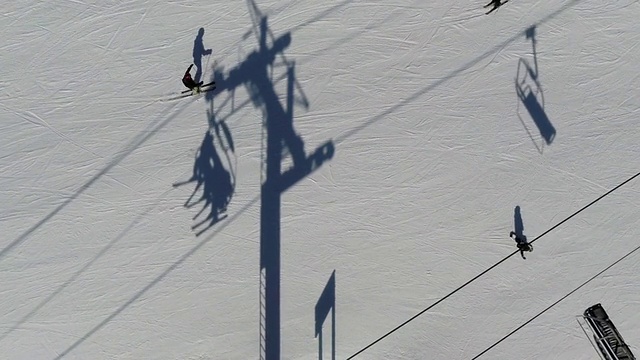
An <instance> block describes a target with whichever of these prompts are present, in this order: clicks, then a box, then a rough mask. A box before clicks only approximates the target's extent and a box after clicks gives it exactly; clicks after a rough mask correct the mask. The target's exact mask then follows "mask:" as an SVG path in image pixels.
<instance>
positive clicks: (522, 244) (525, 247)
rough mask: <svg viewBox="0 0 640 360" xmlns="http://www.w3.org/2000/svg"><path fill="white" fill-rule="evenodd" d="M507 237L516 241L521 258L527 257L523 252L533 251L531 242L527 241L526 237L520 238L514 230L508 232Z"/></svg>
mask: <svg viewBox="0 0 640 360" xmlns="http://www.w3.org/2000/svg"><path fill="white" fill-rule="evenodd" d="M509 237H510V238H512V239H514V240H515V241H516V246H517V247H518V250H520V255H521V256H522V258H523V259H525V260H527V258H526V257H524V252H525V251H528V252H531V251H533V246H531V244H529V243H528V242H527V239H526V238H522V237H520V236H518V235H517V234H516V233H515V232H514V231H512V232H510V233H509Z"/></svg>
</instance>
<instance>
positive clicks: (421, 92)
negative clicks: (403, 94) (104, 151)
mask: <svg viewBox="0 0 640 360" xmlns="http://www.w3.org/2000/svg"><path fill="white" fill-rule="evenodd" d="M581 1H582V0H572V1H570V2H568V3H567V4H566V5H564V6H563V7H562V8H560V9H559V10H557V11H555V12H554V13H552V14H550V15H548V16H546V17H545V18H543V19H542V20H540V21H539V22H538V23H537V25H540V24H542V23H544V22H547V21H549V20H551V19H553V18H555V17H556V16H558V15H559V14H561V13H562V12H564V11H566V10H567V9H569V8H571V7H572V6H574V5H575V4H577V3H579V2H581ZM520 36H521V34H520V33H518V34H517V35H514V36H513V37H512V38H510V39H508V40H506V41H505V42H503V43H502V44H500V45H497V46H495V47H494V48H492V49H491V50H489V51H487V52H485V53H483V54H482V55H480V56H479V57H477V58H476V59H474V60H472V61H470V62H468V63H467V64H465V65H463V66H462V67H461V68H459V69H457V70H455V71H453V72H451V73H450V74H449V75H448V76H447V77H445V78H443V79H442V80H439V81H437V82H435V83H434V84H432V85H429V86H427V87H425V88H424V89H422V90H419V91H417V92H415V93H414V94H412V95H411V96H409V97H408V98H407V99H405V100H403V101H401V102H400V103H398V104H396V105H394V106H392V107H390V108H389V109H387V110H385V111H383V112H382V113H380V114H378V115H376V116H375V117H373V118H371V119H370V120H368V121H366V122H365V123H363V124H361V125H360V126H358V127H356V128H354V129H352V130H351V131H348V132H347V133H345V134H343V135H342V136H340V137H338V138H337V139H336V140H334V143H339V142H342V141H345V140H346V139H348V138H349V137H351V136H353V135H355V134H357V133H359V132H360V131H362V130H364V129H365V128H367V127H368V126H370V125H372V124H375V123H376V122H378V121H380V120H381V119H382V118H383V117H385V116H387V115H389V114H391V113H393V112H394V111H396V110H398V109H400V108H402V107H403V106H405V105H407V104H408V103H410V102H411V101H415V100H416V99H417V98H419V97H420V96H422V95H424V94H426V93H428V92H429V91H431V90H433V89H435V88H437V87H438V86H440V85H442V84H444V83H446V82H447V81H448V80H449V79H451V78H452V77H454V76H456V75H457V74H459V73H460V72H462V71H465V70H467V69H469V68H470V67H471V66H473V65H474V64H476V63H477V62H479V61H481V60H482V59H484V58H486V57H488V56H489V55H491V54H492V53H495V52H497V51H499V50H500V49H501V48H503V47H504V46H506V45H508V44H509V43H511V42H513V41H515V40H516V39H518V38H519V37H520ZM247 60H248V59H247ZM218 75H219V74H218ZM238 85H239V84H236V86H238ZM180 111H182V110H180ZM176 115H177V114H176ZM173 117H175V116H173ZM173 117H172V118H173ZM172 118H171V119H172ZM168 120H170V119H167V121H168ZM223 120H224V119H223ZM156 131H157V129H156ZM145 140H146V139H145ZM143 142H144V141H143ZM138 146H139V145H138ZM131 151H133V150H131ZM129 153H130V152H129ZM129 153H126V155H128V154H129ZM122 158H124V157H122ZM122 158H118V159H117V161H121V160H122ZM113 166H114V165H113ZM113 166H111V167H113ZM109 169H110V168H109ZM105 172H106V170H103V171H102V172H101V173H102V175H104V173H105ZM92 180H93V179H92ZM93 181H95V180H93ZM89 185H90V184H89ZM87 187H88V186H87ZM260 199H261V196H260V197H256V198H254V199H253V200H251V201H250V202H248V203H247V204H246V205H245V206H244V207H243V208H241V209H239V210H238V212H237V213H235V214H233V215H232V216H230V217H229V219H228V221H227V222H225V223H223V224H221V226H220V227H218V228H217V229H216V231H214V232H212V233H211V235H210V236H209V237H207V238H205V239H203V240H202V241H201V242H199V243H198V244H197V245H196V246H195V247H193V248H192V249H191V250H189V251H188V252H187V253H186V254H184V255H183V256H182V257H180V258H179V259H178V260H177V261H176V262H175V263H173V264H172V265H171V266H170V267H168V268H167V269H166V270H164V271H163V272H162V273H161V274H160V275H158V276H157V277H156V278H155V279H154V280H153V281H151V282H150V283H149V284H148V285H147V286H145V287H144V288H143V289H141V290H140V291H138V292H137V293H136V294H135V295H134V296H133V297H132V298H131V299H129V300H128V301H127V302H126V303H124V304H123V305H122V306H120V307H119V308H118V309H116V311H114V312H113V313H112V314H111V315H109V316H108V317H107V318H105V319H104V320H103V321H101V322H100V323H99V324H97V325H96V326H95V327H93V328H92V329H91V330H90V331H88V332H87V333H86V334H85V335H84V336H83V337H82V338H80V339H79V340H77V341H76V342H74V343H73V344H72V345H71V346H69V347H68V348H67V349H66V350H64V351H63V352H62V353H60V354H59V355H58V356H57V357H56V358H55V359H62V358H63V357H64V356H66V355H67V354H69V353H70V352H71V351H73V349H75V348H77V347H78V346H79V345H80V344H82V343H83V342H84V341H85V340H87V339H88V338H89V337H91V336H92V335H93V334H95V333H96V332H97V331H99V330H100V329H101V328H103V327H104V326H105V325H106V324H108V323H109V322H110V321H111V320H113V319H114V318H115V317H116V316H118V315H119V314H120V313H122V312H123V311H124V310H126V309H127V308H128V307H129V306H130V305H131V304H133V303H134V302H135V301H137V300H138V299H139V298H140V297H141V296H142V295H144V294H145V293H146V292H147V291H149V290H150V289H151V288H153V287H154V286H155V285H156V284H158V283H159V282H160V281H162V280H163V279H164V278H165V277H166V276H167V275H169V274H170V273H171V272H172V271H173V270H174V269H176V268H177V267H178V266H180V265H181V264H182V263H184V262H185V261H186V260H187V259H188V258H189V257H191V256H192V255H193V254H194V253H195V252H197V251H198V250H199V249H200V248H202V247H203V246H204V245H205V244H207V243H208V242H209V241H210V240H211V239H212V238H213V237H214V236H215V235H216V234H218V233H219V232H221V231H222V230H224V229H225V228H226V227H227V225H228V224H230V223H231V222H233V221H234V220H235V219H237V218H238V217H239V216H240V215H242V214H243V213H244V212H245V211H247V210H248V209H249V208H251V207H252V206H253V205H255V204H256V203H258V201H259V200H260ZM57 211H59V210H57ZM57 211H56V213H57ZM261 211H262V209H261ZM53 215H55V214H52V215H50V216H48V218H51V217H53ZM48 218H47V220H48ZM43 222H44V221H43ZM278 229H279V228H278ZM34 230H35V229H33V230H30V232H33V231H34ZM25 235H29V233H26V234H25ZM25 235H23V236H25ZM5 251H6V249H5V250H3V252H2V253H0V257H1V256H2V255H3V254H4V252H5ZM278 311H279V309H278ZM354 356H355V355H354ZM352 357H353V356H352Z"/></svg>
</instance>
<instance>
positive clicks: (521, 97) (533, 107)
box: [514, 27, 556, 154]
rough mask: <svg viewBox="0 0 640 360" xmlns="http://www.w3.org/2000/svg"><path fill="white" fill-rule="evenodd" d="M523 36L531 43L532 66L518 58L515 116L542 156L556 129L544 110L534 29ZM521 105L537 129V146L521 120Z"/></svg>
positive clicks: (525, 123) (531, 28) (527, 127)
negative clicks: (538, 140) (539, 139)
mask: <svg viewBox="0 0 640 360" xmlns="http://www.w3.org/2000/svg"><path fill="white" fill-rule="evenodd" d="M525 35H526V37H527V38H528V39H531V41H532V45H533V58H534V66H533V67H532V66H531V65H530V64H529V62H528V61H527V60H526V59H524V58H520V59H519V60H518V67H517V72H516V78H515V81H514V82H515V90H516V96H517V97H518V102H517V104H516V114H517V115H518V119H520V122H521V123H522V125H523V127H524V128H525V130H526V131H527V134H528V135H529V138H530V139H531V141H532V142H533V144H534V146H535V147H536V149H537V150H538V152H539V153H540V154H542V153H543V147H544V145H551V143H552V142H553V140H554V139H555V136H556V129H555V127H554V126H553V124H552V123H551V121H550V120H549V117H548V115H547V113H546V112H545V110H544V107H545V104H544V103H545V100H544V91H543V90H542V86H541V85H540V82H539V70H538V60H537V55H536V47H535V44H536V40H535V27H530V28H529V29H527V31H526V32H525ZM521 105H522V106H523V107H524V109H526V113H527V114H528V116H529V117H530V118H531V119H532V120H533V122H534V124H535V125H536V127H537V128H538V132H539V134H540V136H541V137H542V140H543V143H541V144H538V142H537V141H536V138H535V136H534V135H533V134H532V132H531V130H530V129H529V126H527V122H525V120H524V119H523V118H522V116H523V114H522V111H521Z"/></svg>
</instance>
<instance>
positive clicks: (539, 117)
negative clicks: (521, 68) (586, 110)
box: [516, 79, 556, 145]
mask: <svg viewBox="0 0 640 360" xmlns="http://www.w3.org/2000/svg"><path fill="white" fill-rule="evenodd" d="M534 83H535V84H536V89H535V91H534V89H532V88H531V85H529V84H527V83H526V81H525V80H523V81H522V82H521V83H518V81H517V79H516V93H517V95H518V98H519V99H520V101H521V102H522V104H523V105H524V107H525V109H527V112H528V113H529V115H530V116H531V119H532V120H533V122H534V123H535V124H536V126H537V127H538V131H539V132H540V135H541V136H542V138H543V139H544V141H545V142H546V144H547V145H550V144H551V143H552V142H553V139H554V138H555V136H556V129H555V128H554V127H553V124H551V121H550V120H549V117H548V116H547V114H546V112H545V111H544V97H541V99H542V102H543V103H542V104H541V103H540V101H538V94H540V95H541V96H542V90H541V89H540V86H539V85H538V84H537V82H534Z"/></svg>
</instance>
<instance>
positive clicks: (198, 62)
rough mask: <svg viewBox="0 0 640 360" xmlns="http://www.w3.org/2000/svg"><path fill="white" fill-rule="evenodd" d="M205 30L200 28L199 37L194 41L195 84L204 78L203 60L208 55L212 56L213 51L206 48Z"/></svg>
mask: <svg viewBox="0 0 640 360" xmlns="http://www.w3.org/2000/svg"><path fill="white" fill-rule="evenodd" d="M203 36H204V28H200V29H199V30H198V35H197V36H196V38H195V40H193V64H194V65H195V66H196V74H195V76H194V77H193V80H195V82H199V81H200V78H201V77H202V58H203V57H204V56H206V55H211V53H212V51H213V50H211V49H205V48H204V41H203V39H202V38H203Z"/></svg>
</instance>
